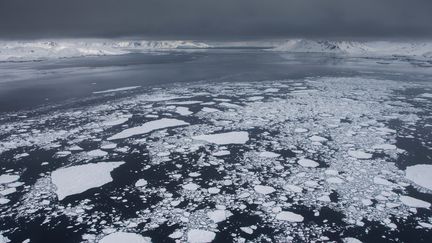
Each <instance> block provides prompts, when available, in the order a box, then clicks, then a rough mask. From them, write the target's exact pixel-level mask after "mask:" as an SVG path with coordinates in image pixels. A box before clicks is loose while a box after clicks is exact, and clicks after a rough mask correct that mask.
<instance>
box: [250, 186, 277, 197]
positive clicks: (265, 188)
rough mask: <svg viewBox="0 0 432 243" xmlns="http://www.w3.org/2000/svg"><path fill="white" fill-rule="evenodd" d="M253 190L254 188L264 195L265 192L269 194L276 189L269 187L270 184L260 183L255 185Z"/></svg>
mask: <svg viewBox="0 0 432 243" xmlns="http://www.w3.org/2000/svg"><path fill="white" fill-rule="evenodd" d="M254 190H255V191H256V192H258V193H260V194H264V195H266V194H270V193H273V192H275V191H276V190H275V189H274V188H273V187H271V186H262V185H256V186H254Z"/></svg>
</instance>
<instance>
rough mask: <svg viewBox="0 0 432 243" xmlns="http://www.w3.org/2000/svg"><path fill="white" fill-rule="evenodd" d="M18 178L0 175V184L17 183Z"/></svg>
mask: <svg viewBox="0 0 432 243" xmlns="http://www.w3.org/2000/svg"><path fill="white" fill-rule="evenodd" d="M19 178H20V177H19V176H17V175H9V174H5V175H0V184H6V183H11V182H14V181H17V180H18V179H19Z"/></svg>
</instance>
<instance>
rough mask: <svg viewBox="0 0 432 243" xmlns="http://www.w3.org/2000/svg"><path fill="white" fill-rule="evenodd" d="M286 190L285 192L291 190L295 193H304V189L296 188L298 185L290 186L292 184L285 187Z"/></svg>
mask: <svg viewBox="0 0 432 243" xmlns="http://www.w3.org/2000/svg"><path fill="white" fill-rule="evenodd" d="M284 189H285V190H289V191H293V192H296V193H300V192H302V191H303V189H302V188H301V187H299V186H296V185H290V184H289V185H285V186H284Z"/></svg>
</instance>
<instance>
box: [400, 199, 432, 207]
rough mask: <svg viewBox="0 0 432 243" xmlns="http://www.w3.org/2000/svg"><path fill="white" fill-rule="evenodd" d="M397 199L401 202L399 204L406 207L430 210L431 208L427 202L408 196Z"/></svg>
mask: <svg viewBox="0 0 432 243" xmlns="http://www.w3.org/2000/svg"><path fill="white" fill-rule="evenodd" d="M399 199H400V200H401V202H402V203H403V204H405V205H407V206H408V207H413V208H430V206H431V204H430V203H428V202H425V201H423V200H420V199H417V198H413V197H409V196H400V198H399Z"/></svg>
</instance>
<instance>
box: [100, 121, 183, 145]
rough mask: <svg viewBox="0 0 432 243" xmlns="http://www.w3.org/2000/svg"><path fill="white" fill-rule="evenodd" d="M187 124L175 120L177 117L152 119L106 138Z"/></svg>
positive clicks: (129, 135) (110, 138)
mask: <svg viewBox="0 0 432 243" xmlns="http://www.w3.org/2000/svg"><path fill="white" fill-rule="evenodd" d="M185 125H189V123H187V122H184V121H181V120H177V119H169V118H163V119H160V120H154V121H150V122H146V123H144V125H142V126H139V127H132V128H128V129H126V130H123V131H121V132H119V133H117V134H115V135H113V136H111V137H109V138H108V140H116V139H123V138H128V137H132V136H135V135H141V134H145V133H149V132H152V131H154V130H159V129H163V128H169V127H178V126H185Z"/></svg>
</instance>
